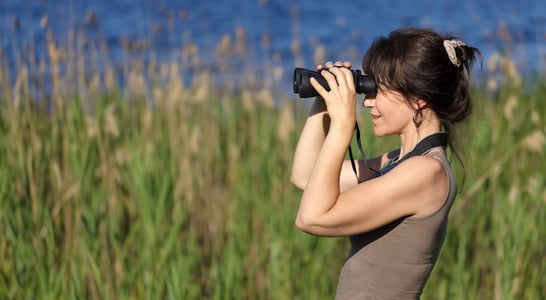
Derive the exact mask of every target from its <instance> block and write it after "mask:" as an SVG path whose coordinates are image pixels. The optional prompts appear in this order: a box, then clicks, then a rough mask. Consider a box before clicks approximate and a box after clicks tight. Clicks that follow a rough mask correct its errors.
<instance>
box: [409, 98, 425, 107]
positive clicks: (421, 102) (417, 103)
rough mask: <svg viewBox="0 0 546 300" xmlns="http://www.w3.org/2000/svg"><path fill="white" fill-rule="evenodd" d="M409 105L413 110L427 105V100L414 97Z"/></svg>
mask: <svg viewBox="0 0 546 300" xmlns="http://www.w3.org/2000/svg"><path fill="white" fill-rule="evenodd" d="M411 106H412V108H413V109H414V110H419V109H423V108H425V107H426V106H427V102H426V101H425V100H423V99H416V100H415V101H412V102H411Z"/></svg>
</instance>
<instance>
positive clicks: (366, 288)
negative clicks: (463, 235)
mask: <svg viewBox="0 0 546 300" xmlns="http://www.w3.org/2000/svg"><path fill="white" fill-rule="evenodd" d="M426 155H427V156H436V157H438V158H440V161H441V162H442V164H443V166H444V168H445V170H446V172H447V175H448V181H449V188H448V194H447V197H446V199H445V202H444V204H443V205H442V206H441V208H439V209H438V210H437V211H436V212H434V213H432V214H431V215H429V216H426V217H419V218H417V217H404V218H401V219H398V220H396V221H394V222H392V223H390V224H387V225H385V226H383V227H380V228H378V229H375V230H373V231H369V232H365V233H362V234H359V235H355V236H351V237H350V242H351V250H350V253H349V256H348V258H347V260H346V261H345V264H344V266H343V268H342V270H341V274H340V275H339V282H338V287H337V293H336V299H337V300H342V299H343V300H345V299H351V300H355V299H419V297H420V295H421V293H422V291H423V288H424V286H425V282H426V281H427V279H428V277H429V275H430V272H431V271H432V268H433V267H434V264H435V263H436V259H437V258H438V255H439V253H440V249H441V248H442V245H443V242H444V239H445V234H446V227H447V219H448V213H449V210H450V208H451V206H452V204H453V201H454V199H455V196H456V193H457V182H456V180H455V176H454V174H453V171H452V169H451V166H450V164H449V161H448V160H447V158H446V156H445V154H443V153H442V154H439V153H429V154H426Z"/></svg>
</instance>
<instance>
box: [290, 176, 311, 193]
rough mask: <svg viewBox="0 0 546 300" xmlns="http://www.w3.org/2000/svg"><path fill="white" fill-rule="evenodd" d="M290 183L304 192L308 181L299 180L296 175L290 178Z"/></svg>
mask: <svg viewBox="0 0 546 300" xmlns="http://www.w3.org/2000/svg"><path fill="white" fill-rule="evenodd" d="M290 182H291V183H292V184H293V185H294V186H296V187H297V188H299V189H300V190H303V189H304V188H305V185H306V184H307V180H305V179H303V178H299V177H297V176H295V175H294V174H292V175H291V176H290Z"/></svg>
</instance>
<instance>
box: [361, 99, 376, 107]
mask: <svg viewBox="0 0 546 300" xmlns="http://www.w3.org/2000/svg"><path fill="white" fill-rule="evenodd" d="M374 105H375V99H371V98H364V101H362V106H364V107H365V108H370V107H373V106H374Z"/></svg>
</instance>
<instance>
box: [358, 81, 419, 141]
mask: <svg viewBox="0 0 546 300" xmlns="http://www.w3.org/2000/svg"><path fill="white" fill-rule="evenodd" d="M362 105H363V106H364V107H366V108H369V109H370V115H371V116H372V123H373V125H374V134H375V135H376V136H387V135H395V134H396V135H400V134H402V133H403V132H404V131H406V129H408V128H410V127H411V126H412V124H413V123H412V113H413V109H412V108H411V106H410V105H409V104H408V103H407V102H406V101H405V100H404V97H403V96H402V94H400V93H399V92H396V91H392V90H387V89H384V88H381V87H380V88H379V89H378V90H377V94H376V95H372V96H366V98H364V102H363V103H362Z"/></svg>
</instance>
